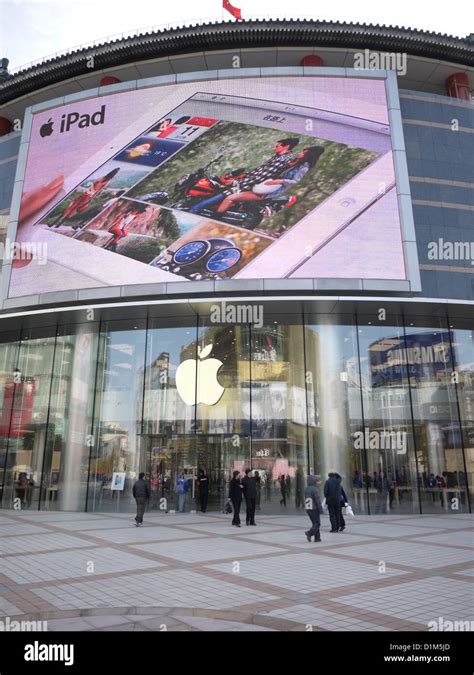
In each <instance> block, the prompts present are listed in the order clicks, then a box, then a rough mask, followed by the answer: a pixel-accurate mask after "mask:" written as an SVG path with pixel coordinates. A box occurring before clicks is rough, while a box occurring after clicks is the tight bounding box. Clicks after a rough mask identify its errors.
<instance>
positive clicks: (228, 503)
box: [224, 500, 232, 513]
mask: <svg viewBox="0 0 474 675" xmlns="http://www.w3.org/2000/svg"><path fill="white" fill-rule="evenodd" d="M224 513H232V503H231V501H230V500H229V501H228V502H227V504H226V505H225V509H224Z"/></svg>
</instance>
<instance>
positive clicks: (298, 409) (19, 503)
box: [0, 303, 474, 514]
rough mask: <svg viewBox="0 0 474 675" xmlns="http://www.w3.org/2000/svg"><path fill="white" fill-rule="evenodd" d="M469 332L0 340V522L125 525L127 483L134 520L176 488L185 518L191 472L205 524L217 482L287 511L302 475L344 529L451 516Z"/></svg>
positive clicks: (197, 322) (473, 452)
mask: <svg viewBox="0 0 474 675" xmlns="http://www.w3.org/2000/svg"><path fill="white" fill-rule="evenodd" d="M275 304H276V303H275ZM257 325H258V327H257ZM473 332H474V322H473V321H467V320H466V321H465V322H462V321H459V320H456V322H455V323H452V322H450V321H449V319H447V318H446V317H445V318H439V319H433V317H432V316H431V317H429V318H426V319H425V318H423V317H418V318H417V320H416V322H415V321H412V320H411V319H410V320H408V319H407V320H404V319H403V316H402V315H401V314H399V315H398V314H396V313H390V312H388V313H387V315H386V318H385V320H383V321H382V320H379V321H377V320H374V317H373V316H372V317H368V316H364V315H360V314H359V315H355V314H340V315H333V314H331V315H326V314H314V315H311V314H307V315H303V314H302V313H301V314H292V315H286V314H285V315H283V314H278V313H273V314H272V313H270V312H265V315H264V320H263V321H262V322H261V324H260V323H258V324H255V323H254V324H237V325H235V324H225V323H222V324H216V323H213V322H212V321H211V315H210V314H209V312H207V313H206V312H204V313H203V314H202V315H201V314H200V315H197V317H196V318H193V319H184V318H182V317H181V318H179V317H176V318H173V317H172V316H169V317H167V318H153V319H152V318H148V319H143V318H137V319H133V318H127V319H121V320H108V321H100V322H99V321H97V322H94V321H87V322H84V323H78V324H74V325H72V324H71V325H59V326H55V327H54V328H41V329H40V328H35V329H24V330H22V331H21V332H18V333H15V332H10V333H8V334H7V333H5V334H1V336H0V340H1V343H0V396H1V400H2V401H3V404H2V413H1V415H2V417H1V424H0V488H1V499H2V506H3V508H31V509H58V510H77V511H84V510H87V511H130V512H132V511H133V510H134V508H135V507H134V500H133V498H132V494H131V487H132V484H133V482H134V481H135V480H136V478H137V477H138V473H139V472H140V471H145V472H146V473H147V475H148V476H149V477H151V478H152V479H153V480H152V487H153V492H152V497H153V498H152V500H151V504H150V508H156V509H159V508H161V509H165V508H166V509H170V510H171V509H174V508H175V499H176V495H175V489H174V486H175V480H176V476H177V474H178V472H179V473H181V472H183V471H184V473H185V474H186V476H187V477H188V478H189V481H190V490H189V492H188V495H187V506H186V509H187V510H194V509H199V508H200V505H199V495H198V494H197V491H196V489H195V478H196V476H197V472H198V470H199V469H201V468H204V469H205V470H206V471H207V473H208V475H209V478H210V486H211V487H210V497H209V509H210V510H214V511H221V510H223V506H224V503H225V500H226V496H227V482H228V480H229V476H230V474H231V473H232V471H233V470H234V469H239V470H241V471H242V470H244V469H245V468H246V467H251V468H252V469H254V470H257V471H258V472H259V475H260V489H259V497H258V499H259V507H260V509H261V510H262V512H264V513H281V512H282V513H287V512H291V511H297V510H298V509H303V508H304V504H303V500H302V493H303V488H304V485H305V483H306V475H307V473H308V472H314V473H318V474H321V475H322V476H323V477H324V474H325V473H326V472H327V471H328V470H330V469H335V470H337V471H338V472H339V473H340V474H341V475H342V476H343V485H344V487H345V490H346V492H347V494H348V496H349V498H350V500H351V501H352V503H353V504H354V505H355V507H356V510H357V511H358V512H359V513H370V514H373V513H386V512H392V513H402V514H411V513H413V514H418V513H420V512H422V513H452V512H455V513H456V512H469V511H470V502H471V497H470V494H469V490H472V484H473V482H474V340H473ZM210 345H212V347H211V348H210V347H209V346H210ZM206 347H207V348H208V349H207V350H206ZM205 350H206V351H205ZM212 360H217V361H218V362H220V363H221V364H222V365H221V366H220V367H219V368H218V370H217V376H215V372H216V367H217V366H219V363H217V364H215V368H214V371H213V368H212V363H211V361H212ZM185 362H187V364H186V365H185V366H184V368H183V364H184V363H185ZM198 363H199V365H197V364H198ZM186 369H187V370H186ZM179 370H180V371H181V372H178V371H179ZM214 399H217V401H216V402H214ZM381 472H383V473H384V474H385V475H386V476H387V478H388V482H389V486H390V489H389V491H388V492H385V493H384V492H382V491H381V490H380V488H379V485H380V482H379V479H380V474H381ZM116 473H120V474H124V479H125V482H124V487H123V490H117V489H114V487H115V485H114V484H113V482H114V481H113V479H114V474H116ZM282 477H283V478H282Z"/></svg>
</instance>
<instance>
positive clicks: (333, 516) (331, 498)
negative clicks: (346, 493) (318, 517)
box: [324, 471, 342, 532]
mask: <svg viewBox="0 0 474 675" xmlns="http://www.w3.org/2000/svg"><path fill="white" fill-rule="evenodd" d="M341 494H342V491H341V484H340V482H339V481H338V480H337V478H336V476H335V471H330V472H329V473H328V479H327V481H326V482H325V484H324V496H325V497H326V504H327V505H328V511H329V519H330V521H331V530H330V532H339V528H340V527H341V517H340V516H341Z"/></svg>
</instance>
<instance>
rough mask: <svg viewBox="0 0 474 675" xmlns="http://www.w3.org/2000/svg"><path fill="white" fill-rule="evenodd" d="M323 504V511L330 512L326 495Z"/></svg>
mask: <svg viewBox="0 0 474 675" xmlns="http://www.w3.org/2000/svg"><path fill="white" fill-rule="evenodd" d="M321 506H322V507H323V513H327V512H328V505H327V503H326V497H324V499H323V501H322V504H321Z"/></svg>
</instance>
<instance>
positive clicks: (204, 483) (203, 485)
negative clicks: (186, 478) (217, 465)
mask: <svg viewBox="0 0 474 675" xmlns="http://www.w3.org/2000/svg"><path fill="white" fill-rule="evenodd" d="M198 481H199V501H200V503H201V511H202V512H203V513H206V511H207V502H208V501H209V476H208V475H207V473H206V472H205V471H204V469H201V470H200V472H199V478H198Z"/></svg>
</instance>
